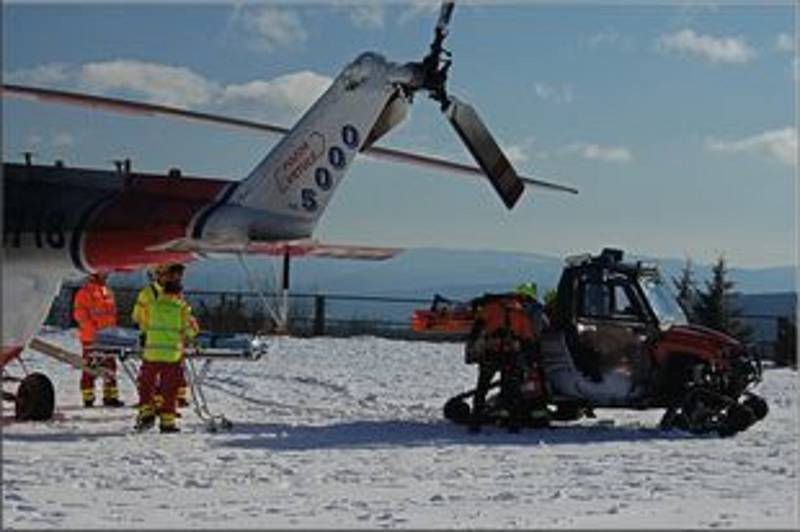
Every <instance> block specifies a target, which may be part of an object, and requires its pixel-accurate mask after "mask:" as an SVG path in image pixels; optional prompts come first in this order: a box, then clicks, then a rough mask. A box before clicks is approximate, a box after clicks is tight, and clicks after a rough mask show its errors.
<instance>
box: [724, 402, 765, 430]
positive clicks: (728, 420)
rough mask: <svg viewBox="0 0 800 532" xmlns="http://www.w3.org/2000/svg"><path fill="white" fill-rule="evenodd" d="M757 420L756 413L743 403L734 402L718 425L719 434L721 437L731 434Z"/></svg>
mask: <svg viewBox="0 0 800 532" xmlns="http://www.w3.org/2000/svg"><path fill="white" fill-rule="evenodd" d="M756 421H757V419H756V415H755V414H754V413H753V411H752V410H750V409H749V408H748V407H746V406H745V405H743V404H739V403H736V404H734V405H731V407H730V408H729V409H728V414H727V415H726V416H725V419H723V420H722V424H721V425H720V427H719V435H720V436H722V437H723V438H727V437H729V436H733V435H734V434H736V433H737V432H740V431H743V430H745V429H746V428H747V427H749V426H750V425H752V424H753V423H755V422H756Z"/></svg>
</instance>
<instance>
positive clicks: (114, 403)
mask: <svg viewBox="0 0 800 532" xmlns="http://www.w3.org/2000/svg"><path fill="white" fill-rule="evenodd" d="M103 406H109V407H111V408H119V407H121V406H125V403H124V402H123V401H120V400H119V399H117V398H116V397H111V398H105V399H103Z"/></svg>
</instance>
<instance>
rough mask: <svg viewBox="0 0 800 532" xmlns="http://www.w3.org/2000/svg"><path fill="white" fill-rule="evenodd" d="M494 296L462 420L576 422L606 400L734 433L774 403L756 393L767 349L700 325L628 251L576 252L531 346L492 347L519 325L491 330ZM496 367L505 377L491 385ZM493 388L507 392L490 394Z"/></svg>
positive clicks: (456, 417) (461, 400) (457, 415)
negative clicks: (761, 352) (626, 257)
mask: <svg viewBox="0 0 800 532" xmlns="http://www.w3.org/2000/svg"><path fill="white" fill-rule="evenodd" d="M485 297H486V296H484V298H479V299H477V300H474V302H473V305H472V307H473V310H474V316H475V321H474V325H473V327H472V331H471V333H470V335H469V339H468V341H467V344H466V353H467V362H468V363H476V364H478V366H479V371H480V373H481V375H482V377H480V378H479V385H478V387H477V388H476V389H474V390H470V391H467V392H464V393H462V394H459V395H457V396H455V397H453V398H451V399H450V400H449V401H448V402H447V403H446V405H445V408H444V414H445V417H447V418H448V419H450V420H452V421H454V422H458V423H464V424H469V425H470V426H472V427H473V428H476V427H478V426H480V425H481V424H486V423H505V424H509V426H510V427H512V428H517V427H518V426H519V424H520V423H521V424H522V425H523V426H525V425H528V426H531V425H533V426H545V425H548V424H549V423H550V422H551V421H570V420H577V419H579V418H581V417H583V416H592V415H593V409H594V408H598V407H602V408H634V409H646V408H665V409H666V413H665V414H664V416H663V418H662V420H661V427H662V428H664V429H669V428H673V427H675V428H681V429H684V430H688V431H691V432H694V433H707V432H717V433H718V434H719V435H721V436H730V435H733V434H735V433H736V432H739V431H742V430H745V429H747V428H748V427H749V426H751V425H752V424H754V423H755V422H756V421H758V420H760V419H762V418H763V417H765V416H766V415H767V411H768V406H767V403H766V401H764V399H762V398H761V397H759V396H757V395H755V394H754V393H752V391H751V388H752V387H753V386H754V385H755V384H756V383H757V382H759V381H760V379H761V364H760V361H759V359H758V358H757V356H756V355H755V354H754V353H752V352H750V351H749V350H748V349H747V348H746V346H744V345H743V344H742V343H740V342H739V341H737V340H735V339H734V338H732V337H730V336H728V335H726V334H723V333H721V332H718V331H714V330H711V329H708V328H705V327H700V326H697V325H690V324H689V323H688V321H687V319H686V316H685V314H684V313H683V311H682V309H681V307H680V306H679V305H678V303H677V301H676V300H675V298H674V296H673V295H672V294H671V293H670V291H669V290H668V289H667V287H666V286H665V285H664V283H663V281H662V279H661V277H660V275H659V272H658V270H657V268H656V267H655V266H654V265H648V264H645V263H642V262H624V261H623V253H622V251H620V250H612V249H605V250H603V252H602V253H601V254H600V255H598V256H590V255H588V254H587V255H582V256H579V257H571V258H569V259H567V264H566V266H565V268H564V270H563V273H562V276H561V280H560V282H559V285H558V292H557V297H556V298H555V300H554V301H552V302H551V304H550V305H548V307H547V309H546V311H545V312H544V316H545V319H544V321H543V325H541V326H538V327H534V328H533V329H534V331H535V332H534V334H535V335H536V338H535V340H534V341H532V342H528V344H527V347H525V348H523V349H522V351H523V352H522V354H520V352H517V353H516V354H514V353H511V352H509V351H508V350H503V349H495V350H494V351H493V350H492V349H491V348H490V349H488V350H486V348H485V347H483V346H486V345H490V344H491V342H489V343H487V336H490V337H502V336H503V335H505V337H506V338H508V337H513V331H510V330H505V331H503V330H499V331H495V332H492V333H490V334H487V331H486V330H485V324H486V320H484V319H482V317H481V312H482V307H481V301H482V300H484V301H485ZM494 297H496V298H497V297H499V298H501V299H502V298H504V297H505V298H506V299H507V300H509V301H510V300H511V299H510V298H514V297H517V296H516V295H514V294H506V295H498V296H494ZM540 308H541V307H540ZM536 313H537V312H536V311H534V312H533V313H532V314H531V316H532V318H531V319H533V316H535V315H536ZM501 329H502V328H501ZM509 335H510V336H509ZM495 345H499V344H497V343H496V342H495ZM476 349H477V350H478V351H480V350H481V349H483V352H482V353H481V356H478V357H476V356H474V351H475V350H476ZM493 357H494V358H493ZM494 370H499V371H500V375H501V379H500V380H498V381H496V382H494V383H491V384H488V385H487V383H486V374H487V373H488V372H492V373H494ZM508 375H513V377H511V378H509V377H508ZM481 379H483V382H481ZM494 387H499V388H500V392H499V393H497V394H495V395H494V396H492V397H489V398H488V399H486V400H485V402H484V398H483V397H482V396H483V395H485V394H486V393H487V391H488V389H489V388H494ZM469 397H473V404H472V408H470V406H469V404H468V403H467V399H468V398H469Z"/></svg>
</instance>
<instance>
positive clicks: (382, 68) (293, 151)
mask: <svg viewBox="0 0 800 532" xmlns="http://www.w3.org/2000/svg"><path fill="white" fill-rule="evenodd" d="M404 75H407V76H410V75H411V73H410V72H409V73H407V72H405V70H404V67H402V66H399V65H396V64H393V63H389V62H387V61H386V60H384V59H383V57H381V56H379V55H377V54H373V53H366V54H363V55H361V56H360V57H359V58H358V59H356V60H355V61H354V62H353V63H351V64H350V65H348V66H347V67H346V68H345V69H344V70H343V71H342V72H341V74H339V76H338V77H337V78H336V79H335V80H334V81H333V83H332V84H331V86H330V88H328V90H327V91H326V92H325V93H324V94H323V95H322V96H321V97H320V98H319V99H318V100H317V101H316V102H315V103H314V104H313V105H312V106H311V108H310V109H309V110H308V111H307V112H306V113H305V115H303V117H302V118H301V119H300V120H299V121H298V122H297V124H296V125H295V126H294V128H292V130H291V131H290V132H289V133H288V134H287V135H286V136H285V137H284V138H283V139H282V140H281V141H280V143H278V145H277V146H275V148H274V149H273V150H272V151H271V152H270V153H269V155H267V156H266V157H265V158H264V160H263V161H261V163H259V164H258V166H256V168H255V169H254V170H253V171H252V172H251V173H250V175H249V176H247V178H246V179H245V180H244V181H243V182H242V183H241V184H240V185H239V186H238V187H237V188H236V190H235V191H234V192H233V194H232V195H231V197H230V199H229V200H228V202H227V204H228V205H229V206H234V205H235V206H238V207H245V208H247V209H248V210H253V211H262V212H264V211H266V212H267V213H269V216H270V217H271V218H273V219H274V218H276V217H279V218H281V219H283V220H284V223H285V224H288V225H290V226H292V227H293V229H294V230H297V229H302V230H301V232H308V233H309V234H310V232H311V230H313V228H314V226H315V225H316V223H317V221H318V220H319V218H320V216H321V215H322V213H323V212H324V211H325V207H326V206H327V205H328V202H329V201H330V199H331V196H332V195H333V192H334V191H335V190H336V187H337V186H338V185H339V183H340V182H341V180H342V179H343V178H344V176H345V173H346V171H347V170H348V168H349V167H350V163H351V162H352V161H353V158H354V157H355V156H356V153H358V152H359V150H360V149H361V148H362V146H363V144H364V142H365V141H366V140H367V138H368V135H369V133H370V132H371V131H372V129H373V127H374V125H375V123H376V121H378V120H379V118H380V117H381V115H382V113H383V111H384V108H385V107H386V105H387V104H388V103H389V102H390V101H391V100H392V98H393V97H395V96H396V95H397V94H400V93H401V92H402V91H401V89H400V84H401V83H402V81H403V79H402V78H403V77H404ZM257 225H258V224H256V226H255V227H253V226H251V227H250V230H249V233H250V234H249V236H250V238H255V239H258V238H259V234H258V233H259V228H258V226H257ZM272 226H273V227H274V224H272ZM289 232H295V231H289ZM264 236H267V235H264ZM270 236H273V235H270Z"/></svg>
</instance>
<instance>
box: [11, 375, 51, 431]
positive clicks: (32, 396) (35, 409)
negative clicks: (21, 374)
mask: <svg viewBox="0 0 800 532" xmlns="http://www.w3.org/2000/svg"><path fill="white" fill-rule="evenodd" d="M54 409H55V390H54V389H53V383H51V382H50V379H48V378H47V376H46V375H44V374H43V373H31V374H30V375H28V376H27V377H25V378H24V379H22V382H21V383H20V384H19V388H17V397H16V401H15V409H14V417H15V418H16V420H17V421H46V420H48V419H51V418H52V417H53V410H54Z"/></svg>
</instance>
